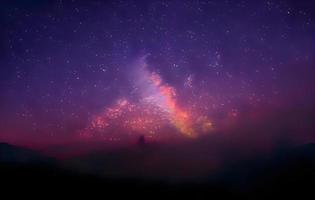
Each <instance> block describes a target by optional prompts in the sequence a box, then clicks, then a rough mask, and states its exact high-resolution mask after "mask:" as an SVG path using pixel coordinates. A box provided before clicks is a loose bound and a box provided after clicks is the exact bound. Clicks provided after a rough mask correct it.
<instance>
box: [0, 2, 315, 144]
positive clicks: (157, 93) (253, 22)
mask: <svg viewBox="0 0 315 200" xmlns="http://www.w3.org/2000/svg"><path fill="white" fill-rule="evenodd" d="M314 6H315V3H314V2H312V1H286V0H283V1H281V0H279V1H278V0H268V1H263V0H262V1H246V0H242V1H234V0H233V1H232V0H212V1H203V0H200V1H185V0H178V1H153V0H152V1H131V0H130V1H95V0H91V1H75V0H72V1H70V0H69V1H63V0H58V1H57V0H56V1H36V0H34V1H22V0H20V1H1V3H0V27H1V28H0V91H1V95H0V140H1V141H5V142H9V143H12V144H20V145H26V146H27V145H41V146H46V145H53V144H60V143H64V142H76V141H90V140H93V141H98V142H104V145H106V144H107V143H108V142H110V143H116V142H117V143H119V142H120V141H128V140H133V139H134V138H137V137H138V136H139V135H144V136H145V138H146V139H147V140H148V141H150V140H161V141H173V140H176V138H189V139H192V140H194V139H196V138H202V137H207V135H216V134H221V133H222V132H224V134H225V135H227V137H229V132H231V133H232V132H233V133H234V132H235V131H236V132H242V130H244V129H246V128H248V127H250V126H251V125H253V124H260V125H261V127H264V128H266V127H267V128H266V129H267V130H269V129H272V131H269V133H263V134H266V135H268V137H270V138H271V139H270V140H271V141H274V140H278V139H279V134H278V133H274V132H275V130H281V135H282V136H281V137H286V138H287V139H288V140H290V139H291V140H294V141H296V142H304V143H305V142H312V141H314V135H313V134H314V124H313V123H314V113H315V109H314V108H315V105H314V102H315V67H314V64H315V60H314V55H315V54H314V53H315V24H314V23H315V22H314V20H315V11H314ZM262 124H263V125H262ZM254 129H255V128H254ZM258 129H259V128H258ZM250 135H251V137H253V138H255V137H256V136H257V138H260V137H263V136H262V133H261V132H259V134H257V135H255V131H254V132H253V133H251V134H250ZM274 135H277V136H274ZM243 137H246V134H245V136H243Z"/></svg>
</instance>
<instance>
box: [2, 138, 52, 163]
mask: <svg viewBox="0 0 315 200" xmlns="http://www.w3.org/2000/svg"><path fill="white" fill-rule="evenodd" d="M53 162H54V159H53V158H51V157H47V156H44V155H42V154H41V153H38V152H36V151H34V150H31V149H27V148H23V147H18V146H14V145H10V144H7V143H0V163H11V164H20V165H24V164H52V163H53Z"/></svg>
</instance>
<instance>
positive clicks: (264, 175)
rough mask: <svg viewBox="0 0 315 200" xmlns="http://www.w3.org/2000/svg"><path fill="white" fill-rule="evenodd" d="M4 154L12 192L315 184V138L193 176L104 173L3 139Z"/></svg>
mask: <svg viewBox="0 0 315 200" xmlns="http://www.w3.org/2000/svg"><path fill="white" fill-rule="evenodd" d="M0 160H1V164H0V177H1V192H2V193H7V194H9V195H10V197H12V196H15V195H22V197H29V196H34V195H35V196H40V197H41V198H43V199H46V198H48V197H56V198H63V197H65V195H67V196H69V197H84V196H85V197H97V198H102V199H106V198H108V199H112V198H113V197H115V198H116V197H124V198H127V199H130V198H135V199H152V198H157V197H161V198H170V197H171V198H176V199H177V198H185V197H190V198H194V199H200V198H204V199H210V198H220V199H222V198H228V199H231V198H242V199H269V198H275V197H278V198H280V199H283V198H284V197H295V198H297V199H311V198H312V196H314V186H315V144H307V145H303V146H298V147H294V148H284V149H282V150H279V151H277V152H274V153H273V154H272V155H271V156H268V157H264V158H257V159H252V160H247V161H238V162H234V163H232V164H229V165H227V166H225V167H224V168H222V170H220V172H218V173H217V174H216V175H215V176H211V177H209V178H207V179H205V180H202V181H193V182H192V181H190V182H189V181H186V182H169V181H168V182H167V181H163V180H161V181H158V180H155V181H154V180H148V179H145V178H138V179H136V178H129V179H122V178H104V177H103V178H102V177H101V176H97V175H91V174H87V173H82V172H81V173H79V172H76V171H75V170H70V169H67V168H65V167H60V166H61V165H60V163H58V162H59V161H56V160H54V159H53V158H48V157H45V156H41V155H40V154H38V153H36V152H34V151H31V150H27V149H23V148H19V147H15V146H11V145H8V144H1V145H0Z"/></svg>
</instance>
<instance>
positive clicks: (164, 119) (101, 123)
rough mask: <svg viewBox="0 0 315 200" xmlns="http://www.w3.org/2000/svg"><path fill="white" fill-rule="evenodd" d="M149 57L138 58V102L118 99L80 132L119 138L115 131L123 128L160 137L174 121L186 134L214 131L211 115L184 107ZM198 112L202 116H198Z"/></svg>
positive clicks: (120, 130)
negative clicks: (150, 66)
mask: <svg viewBox="0 0 315 200" xmlns="http://www.w3.org/2000/svg"><path fill="white" fill-rule="evenodd" d="M145 59H146V57H142V58H140V59H139V61H138V62H136V71H137V73H138V74H137V76H135V77H136V78H137V81H133V82H136V84H135V86H134V88H136V89H138V86H139V87H140V88H141V89H140V91H139V93H140V94H139V96H140V99H138V100H137V102H136V103H131V102H129V100H128V99H127V98H125V97H124V98H123V99H118V100H117V101H116V103H115V104H114V105H113V106H111V107H108V108H106V109H105V111H104V112H103V113H101V114H99V115H97V116H95V117H93V119H92V121H91V124H90V125H89V126H88V128H87V129H84V130H83V132H81V133H80V134H81V136H83V137H93V136H96V137H98V136H102V137H103V138H106V139H108V138H110V139H111V140H115V139H116V140H117V139H119V137H120V136H119V133H118V138H117V135H115V134H113V133H114V132H117V131H118V130H119V131H118V132H122V133H128V132H129V133H132V132H133V133H136V134H144V135H148V136H149V137H159V134H161V133H163V129H164V128H165V127H167V126H170V125H172V126H174V127H175V128H176V129H177V131H178V132H179V133H180V134H182V135H183V136H186V137H197V136H198V135H199V134H203V133H207V132H209V131H211V129H212V128H213V127H212V126H213V125H212V123H211V121H210V120H209V119H208V118H207V116H202V115H200V114H198V115H197V113H192V112H193V110H192V109H189V110H190V111H185V110H183V109H182V108H180V106H179V105H178V103H177V100H176V90H175V88H173V87H171V86H169V85H167V84H165V83H163V80H162V79H161V77H160V76H159V75H158V74H157V73H155V72H152V73H150V72H149V71H148V68H147V64H146V60H145ZM139 80H140V81H139ZM196 115H197V116H199V117H197V118H196ZM164 131H165V129H164ZM173 131H174V132H175V130H173ZM95 134H96V135H95ZM108 134H109V136H108ZM156 135H158V136H156Z"/></svg>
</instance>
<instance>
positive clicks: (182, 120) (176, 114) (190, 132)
mask: <svg viewBox="0 0 315 200" xmlns="http://www.w3.org/2000/svg"><path fill="white" fill-rule="evenodd" d="M151 80H152V82H153V83H154V85H155V86H156V87H158V89H159V91H160V93H161V95H162V96H163V97H164V98H165V101H166V107H167V110H168V111H169V113H170V115H171V120H172V123H173V124H174V126H175V127H176V128H177V129H178V130H179V131H180V132H181V133H182V134H183V135H185V136H188V137H195V136H196V132H195V130H194V129H193V123H192V119H191V116H190V115H189V113H187V112H185V111H184V110H182V109H181V108H180V107H179V106H178V105H177V102H176V99H175V96H176V92H175V89H174V88H173V87H170V86H168V85H163V84H162V81H161V78H160V76H159V75H158V74H156V73H152V75H151Z"/></svg>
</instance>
